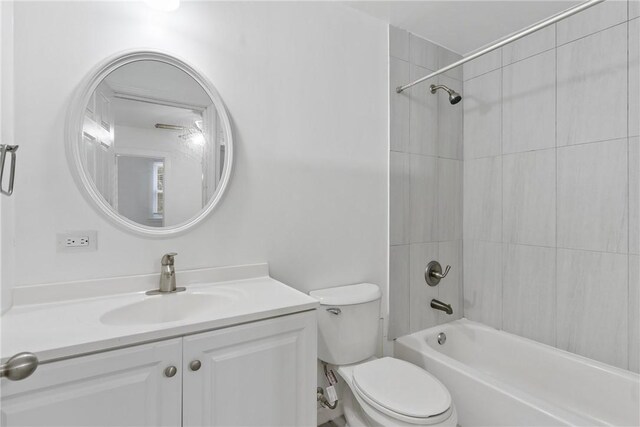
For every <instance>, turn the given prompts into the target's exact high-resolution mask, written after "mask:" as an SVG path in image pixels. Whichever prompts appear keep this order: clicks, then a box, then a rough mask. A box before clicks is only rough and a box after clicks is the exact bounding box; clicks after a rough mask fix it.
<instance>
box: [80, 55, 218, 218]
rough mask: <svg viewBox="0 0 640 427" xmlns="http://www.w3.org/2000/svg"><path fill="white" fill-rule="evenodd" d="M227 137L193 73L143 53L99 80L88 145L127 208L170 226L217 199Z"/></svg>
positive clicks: (107, 185) (96, 173) (106, 193)
mask: <svg viewBox="0 0 640 427" xmlns="http://www.w3.org/2000/svg"><path fill="white" fill-rule="evenodd" d="M226 139H227V135H225V130H224V127H223V126H222V125H221V122H220V117H219V115H218V111H217V110H216V107H215V105H214V103H213V101H212V99H211V98H210V97H209V95H208V94H207V92H206V91H205V90H204V89H203V87H202V86H201V85H200V84H199V83H198V82H197V81H196V80H195V79H194V78H193V77H191V76H190V75H189V74H188V73H186V72H185V71H183V70H181V69H180V68H178V67H175V66H173V65H170V64H167V63H164V62H161V61H154V60H142V61H136V62H131V63H129V64H126V65H123V66H122V67H120V68H118V69H116V70H115V71H113V72H112V73H110V74H109V75H108V76H107V77H106V78H105V79H103V80H102V82H100V84H99V85H98V86H97V88H96V89H95V91H94V92H93V94H92V96H91V97H90V99H89V102H88V104H87V106H86V109H85V117H84V122H83V129H82V143H81V144H80V145H81V147H80V151H81V157H82V161H83V163H84V165H83V167H84V169H85V172H86V174H87V176H88V177H89V179H91V180H92V181H93V183H94V185H95V187H96V189H97V190H98V192H99V193H100V194H101V195H102V197H103V198H104V199H105V200H106V202H107V203H109V204H110V205H111V206H112V207H113V208H114V209H115V210H116V211H117V212H118V213H119V214H120V215H122V216H124V217H126V218H128V219H129V220H131V221H133V222H136V223H138V224H141V225H146V226H151V227H167V226H173V225H177V224H180V223H183V222H185V221H187V220H189V219H190V218H192V217H194V216H195V215H197V214H198V213H199V212H200V211H201V210H202V209H203V207H205V206H206V205H207V204H208V203H209V201H210V200H211V198H212V196H213V195H214V193H215V192H216V189H217V187H218V185H219V182H220V179H221V176H222V174H223V166H224V163H225V162H224V156H225V141H226Z"/></svg>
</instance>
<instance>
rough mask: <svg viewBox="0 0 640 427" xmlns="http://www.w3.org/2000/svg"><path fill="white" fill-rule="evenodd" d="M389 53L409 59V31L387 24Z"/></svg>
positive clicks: (404, 59)
mask: <svg viewBox="0 0 640 427" xmlns="http://www.w3.org/2000/svg"><path fill="white" fill-rule="evenodd" d="M389 55H391V56H393V57H396V58H398V59H402V60H403V61H409V33H408V32H407V31H405V30H402V29H400V28H398V27H394V26H393V25H389Z"/></svg>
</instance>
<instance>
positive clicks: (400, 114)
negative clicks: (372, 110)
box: [389, 58, 410, 152]
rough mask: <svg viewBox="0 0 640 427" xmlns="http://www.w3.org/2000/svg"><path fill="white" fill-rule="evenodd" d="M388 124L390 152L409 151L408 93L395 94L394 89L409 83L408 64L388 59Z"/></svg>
mask: <svg viewBox="0 0 640 427" xmlns="http://www.w3.org/2000/svg"><path fill="white" fill-rule="evenodd" d="M389 81H390V88H389V110H390V111H389V113H390V117H391V123H390V124H389V127H390V129H389V134H390V145H391V150H392V151H404V152H407V151H409V117H410V116H409V108H410V94H409V91H405V92H403V93H396V87H398V86H401V85H403V84H406V83H407V82H408V81H409V63H408V62H405V61H402V60H400V59H396V58H389Z"/></svg>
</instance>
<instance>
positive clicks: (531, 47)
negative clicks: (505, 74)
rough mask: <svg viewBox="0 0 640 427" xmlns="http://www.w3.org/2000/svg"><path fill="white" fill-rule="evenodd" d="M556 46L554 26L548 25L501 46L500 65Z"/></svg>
mask: <svg viewBox="0 0 640 427" xmlns="http://www.w3.org/2000/svg"><path fill="white" fill-rule="evenodd" d="M554 47H556V26H555V25H550V26H548V27H546V28H543V29H542V30H539V31H536V32H535V33H533V34H530V35H528V36H526V37H524V38H521V39H520V40H516V41H515V42H512V43H509V44H508V45H506V46H504V47H503V48H502V65H509V64H512V63H514V62H516V61H520V60H522V59H525V58H528V57H530V56H533V55H537V54H538V53H541V52H544V51H546V50H549V49H553V48H554Z"/></svg>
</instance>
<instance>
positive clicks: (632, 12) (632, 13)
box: [629, 0, 640, 19]
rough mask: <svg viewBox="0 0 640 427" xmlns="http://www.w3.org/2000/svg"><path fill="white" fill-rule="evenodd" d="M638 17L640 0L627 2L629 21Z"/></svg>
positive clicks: (639, 14)
mask: <svg viewBox="0 0 640 427" xmlns="http://www.w3.org/2000/svg"><path fill="white" fill-rule="evenodd" d="M639 16H640V0H629V19H634V18H637V17H639Z"/></svg>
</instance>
